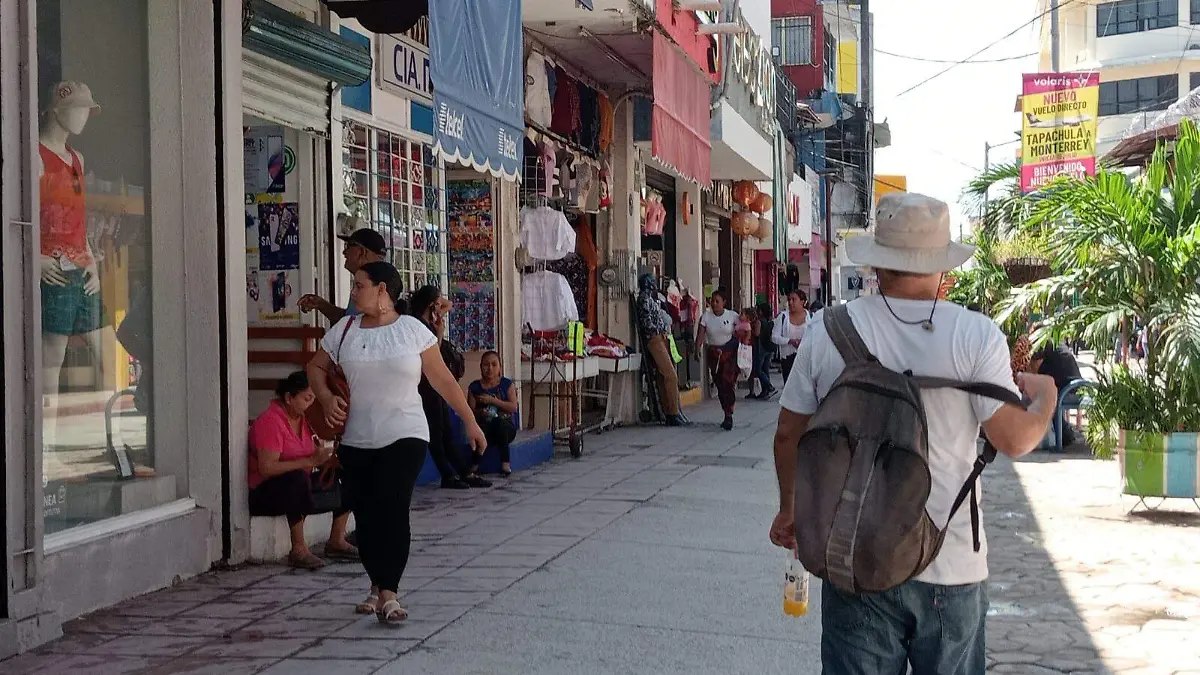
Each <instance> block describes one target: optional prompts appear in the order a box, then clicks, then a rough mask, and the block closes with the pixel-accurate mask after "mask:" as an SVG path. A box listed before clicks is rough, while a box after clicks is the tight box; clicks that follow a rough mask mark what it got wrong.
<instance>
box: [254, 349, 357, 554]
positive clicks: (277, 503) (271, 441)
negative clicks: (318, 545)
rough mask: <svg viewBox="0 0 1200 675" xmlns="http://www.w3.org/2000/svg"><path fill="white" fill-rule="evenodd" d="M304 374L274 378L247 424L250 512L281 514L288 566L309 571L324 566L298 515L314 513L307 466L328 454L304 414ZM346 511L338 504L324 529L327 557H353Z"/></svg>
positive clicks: (309, 398)
mask: <svg viewBox="0 0 1200 675" xmlns="http://www.w3.org/2000/svg"><path fill="white" fill-rule="evenodd" d="M315 398H316V397H315V396H314V395H313V392H312V389H310V388H309V386H308V375H306V374H305V373H304V371H303V370H298V371H296V372H294V373H292V374H291V375H288V376H287V377H285V378H283V379H282V380H280V381H279V384H277V385H276V387H275V400H273V401H271V405H270V406H268V407H267V409H266V411H264V412H263V414H261V415H259V416H258V418H257V419H255V420H254V423H253V424H252V425H250V467H249V469H250V471H249V477H250V515H251V516H286V517H287V521H288V529H289V531H290V533H291V539H292V549H291V551H290V552H289V553H288V557H287V562H288V565H291V566H292V567H298V568H301V569H308V570H315V569H319V568H321V567H324V566H325V563H324V561H322V560H321V559H320V558H318V557H317V556H315V555H313V552H312V551H310V550H309V549H308V544H307V543H306V542H305V541H304V519H305V517H306V516H310V515H313V514H315V513H319V512H320V510H319V509H318V508H317V504H316V500H315V498H314V496H313V480H314V474H313V470H314V469H316V468H317V467H319V466H321V465H322V464H324V463H325V462H326V460H328V459H329V458H330V456H331V455H332V448H324V447H321V448H318V447H317V446H316V444H315V443H314V442H313V433H312V429H310V428H309V426H308V421H307V420H306V419H304V412H305V411H306V410H308V407H309V406H310V405H312V403H313V401H314V400H315ZM349 517H350V510H349V509H348V508H346V507H345V506H344V505H341V504H339V505H338V507H337V508H336V509H334V511H333V525H331V526H330V528H329V543H328V544H326V545H325V555H326V556H328V557H337V558H349V559H354V560H357V559H358V549H356V548H355V547H354V546H353V545H351V544H350V542H348V541H346V520H347V519H348V518H349Z"/></svg>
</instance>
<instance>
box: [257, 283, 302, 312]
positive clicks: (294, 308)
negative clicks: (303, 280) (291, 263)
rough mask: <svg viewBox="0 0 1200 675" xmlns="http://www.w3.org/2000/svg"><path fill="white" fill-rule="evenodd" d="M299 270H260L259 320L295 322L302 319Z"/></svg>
mask: <svg viewBox="0 0 1200 675" xmlns="http://www.w3.org/2000/svg"><path fill="white" fill-rule="evenodd" d="M298 275H299V270H287V271H277V272H276V271H267V270H259V272H258V289H257V291H258V322H259V323H294V322H296V321H299V320H300V307H299V305H298V304H297V302H298V301H299V300H300V298H299V296H298V295H297V294H296V289H297V288H299V283H298V282H299V277H298Z"/></svg>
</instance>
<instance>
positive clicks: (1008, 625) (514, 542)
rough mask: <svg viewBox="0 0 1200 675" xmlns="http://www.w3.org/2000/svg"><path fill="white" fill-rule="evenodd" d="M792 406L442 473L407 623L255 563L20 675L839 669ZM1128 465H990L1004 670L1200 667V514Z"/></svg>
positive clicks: (59, 648)
mask: <svg viewBox="0 0 1200 675" xmlns="http://www.w3.org/2000/svg"><path fill="white" fill-rule="evenodd" d="M776 411H777V406H776V405H774V404H769V403H757V402H754V403H741V404H740V405H739V411H738V416H737V418H738V425H737V427H736V428H735V429H734V430H733V431H732V432H722V431H720V430H719V429H718V428H717V427H716V425H715V422H716V421H717V420H719V417H720V415H719V412H718V411H717V409H716V408H715V407H714V406H712V405H711V404H704V405H701V406H697V407H695V408H692V409H689V413H690V414H691V415H692V417H693V419H695V420H697V422H698V424H696V425H695V426H693V427H691V428H688V429H665V428H627V429H618V430H615V431H611V432H608V433H605V434H603V435H590V436H588V437H587V438H586V447H585V455H584V457H583V458H582V459H579V460H572V459H569V458H565V457H560V458H556V459H555V460H554V461H553V462H551V463H549V464H546V465H543V466H542V467H539V468H537V469H534V470H531V471H527V472H522V473H520V474H518V475H517V476H514V477H513V478H512V479H511V480H509V481H505V482H498V487H496V488H494V489H492V490H485V491H470V492H453V491H438V490H433V489H425V488H421V489H418V491H417V494H416V497H415V499H414V506H413V510H414V513H413V523H414V543H413V555H412V559H411V561H410V563H409V568H408V570H407V572H406V574H405V577H404V581H403V591H402V592H403V593H404V598H403V601H404V603H405V605H406V606H407V607H408V608H409V610H410V612H411V618H410V619H409V620H408V621H407V622H406V623H405V625H403V626H402V627H400V628H398V629H388V628H384V627H381V626H379V625H377V624H376V622H375V620H374V618H373V617H365V618H363V617H356V616H355V615H354V614H353V613H352V611H351V607H352V605H353V604H354V603H355V602H357V601H359V600H361V599H362V597H363V595H364V590H365V589H366V586H367V581H366V578H365V576H364V574H363V573H362V571H361V569H360V568H359V567H358V566H356V565H352V564H339V565H330V566H329V567H326V568H325V569H323V570H321V571H319V572H315V573H300V572H294V571H290V570H287V569H285V568H283V567H279V566H246V567H243V568H240V569H235V570H226V571H218V572H213V573H210V574H206V575H203V576H201V577H199V578H196V579H191V580H188V581H185V582H183V583H181V584H178V585H177V586H175V587H172V588H170V589H166V590H163V591H160V592H157V593H153V594H150V595H147V596H144V597H141V598H136V599H134V600H131V601H129V602H127V603H125V604H123V605H120V606H118V607H114V608H111V609H109V610H105V611H102V612H99V613H96V614H94V615H91V616H88V617H85V618H82V619H80V620H77V621H74V622H71V623H70V624H68V625H67V626H66V627H65V628H64V632H65V636H64V637H63V638H62V639H60V640H58V641H56V642H54V643H51V644H49V645H46V646H44V647H42V648H40V649H38V650H36V651H34V652H31V653H29V654H25V655H22V656H18V657H16V658H14V659H10V660H8V661H6V662H0V673H3V674H6V675H7V674H10V673H11V674H13V675H24V674H26V673H38V674H39V675H50V674H57V673H71V674H72V675H87V674H90V673H100V674H104V675H109V674H113V675H116V674H121V673H139V674H167V673H172V674H178V673H193V674H200V673H213V674H217V675H242V674H250V673H263V674H266V675H280V674H288V673H297V674H299V673H304V674H305V675H309V674H311V673H328V674H331V675H340V674H343V673H344V674H359V673H361V674H364V675H365V674H367V673H448V674H451V673H452V674H454V675H465V674H469V673H481V674H482V673H522V674H523V675H524V674H527V673H533V674H540V673H545V674H547V675H551V674H553V675H562V674H567V673H587V674H588V675H596V674H600V673H614V674H616V673H623V674H624V673H680V674H683V673H687V674H689V675H694V674H695V673H754V674H756V675H757V674H760V673H788V674H789V675H806V674H815V673H818V672H819V671H820V656H819V616H818V615H817V614H818V613H817V611H816V607H818V606H819V599H818V598H814V600H813V605H814V610H813V611H812V612H811V613H810V615H809V616H807V617H805V618H803V619H788V618H786V617H783V616H782V612H781V607H780V588H779V584H780V581H781V580H780V574H779V573H780V572H781V568H782V563H783V557H782V556H781V555H780V554H779V553H778V551H777V550H776V549H773V548H772V547H771V546H770V544H769V542H767V540H766V531H767V527H768V525H769V523H770V520H771V518H772V517H773V516H774V507H775V502H776V496H775V488H774V474H773V464H772V460H771V448H770V438H771V434H772V433H773V430H774V425H773V421H774V418H775V414H776ZM1116 472H1117V467H1116V464H1115V463H1113V462H1093V461H1091V460H1090V459H1085V458H1077V457H1061V456H1055V457H1047V456H1040V457H1035V458H1032V459H1028V460H1024V461H1021V462H1017V463H1012V462H1008V461H1007V460H1003V459H1002V460H1000V461H998V462H997V463H996V465H994V467H992V468H991V469H989V470H988V473H987V474H986V482H985V488H984V489H985V522H986V524H987V532H988V540H989V549H990V560H991V569H992V577H991V583H990V594H991V599H992V611H991V614H990V616H989V619H988V631H989V633H988V640H989V669H988V671H989V672H990V673H997V674H999V673H1022V674H1030V675H1037V674H1041V673H1059V674H1061V673H1123V674H1124V673H1128V674H1131V675H1132V674H1139V675H1151V674H1158V673H1162V674H1169V675H1183V674H1185V673H1197V674H1200V639H1197V638H1200V574H1198V571H1200V567H1198V566H1197V565H1196V561H1197V558H1198V557H1200V514H1193V513H1188V512H1186V511H1182V510H1181V511H1173V512H1162V513H1159V514H1154V515H1151V516H1133V517H1129V516H1126V514H1125V511H1126V510H1127V509H1128V508H1129V506H1131V505H1132V502H1129V501H1127V502H1122V501H1121V498H1120V497H1119V495H1117V492H1116V490H1117V480H1116ZM1167 506H1169V507H1172V508H1177V507H1178V506H1179V505H1167ZM1183 506H1186V507H1187V508H1191V506H1190V505H1187V504H1184V505H1183Z"/></svg>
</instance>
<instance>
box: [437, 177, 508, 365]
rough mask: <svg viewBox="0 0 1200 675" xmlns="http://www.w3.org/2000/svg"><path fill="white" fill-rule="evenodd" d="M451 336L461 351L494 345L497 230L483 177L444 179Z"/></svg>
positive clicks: (488, 185)
mask: <svg viewBox="0 0 1200 675" xmlns="http://www.w3.org/2000/svg"><path fill="white" fill-rule="evenodd" d="M446 201H447V213H446V217H447V227H446V230H447V233H448V236H449V246H448V248H447V255H448V264H449V270H448V271H449V276H450V301H451V303H452V304H453V309H452V310H451V313H450V339H451V340H453V341H454V342H455V343H456V344H457V345H459V347H460V348H462V349H463V350H465V351H476V350H485V349H495V348H496V284H495V281H496V232H495V227H494V224H493V221H492V188H491V185H490V184H489V183H488V182H487V181H482V180H472V181H448V182H447V183H446Z"/></svg>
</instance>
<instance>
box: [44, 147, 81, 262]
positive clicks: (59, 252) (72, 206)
mask: <svg viewBox="0 0 1200 675" xmlns="http://www.w3.org/2000/svg"><path fill="white" fill-rule="evenodd" d="M38 150H39V152H40V153H41V156H42V177H41V179H40V181H39V183H38V185H39V189H40V190H41V200H42V203H41V221H42V255H45V256H50V257H52V258H62V259H65V260H67V261H69V262H70V263H72V264H73V265H75V266H76V267H78V268H80V269H83V268H86V267H89V266H91V264H92V254H91V251H89V250H88V244H87V207H86V197H85V195H84V190H83V165H82V164H81V163H80V161H79V155H77V154H76V153H75V151H74V150H72V149H71V148H67V152H69V153H71V163H70V164H67V163H66V162H65V161H63V158H62V157H59V156H58V153H56V152H54V151H53V150H51V149H50V148H47V147H46V146H45V145H39V146H38Z"/></svg>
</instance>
